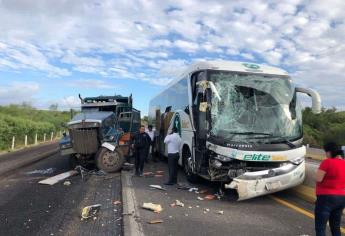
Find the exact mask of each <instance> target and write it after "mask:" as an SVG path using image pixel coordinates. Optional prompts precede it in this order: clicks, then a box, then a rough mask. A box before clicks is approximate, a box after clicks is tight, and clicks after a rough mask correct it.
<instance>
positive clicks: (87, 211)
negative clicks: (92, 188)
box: [81, 204, 102, 219]
mask: <svg viewBox="0 0 345 236" xmlns="http://www.w3.org/2000/svg"><path fill="white" fill-rule="evenodd" d="M101 206H102V205H101V204H95V205H91V206H86V207H84V208H83V211H82V213H81V217H82V219H88V218H90V217H94V216H96V214H97V213H98V212H99V210H100V209H101Z"/></svg>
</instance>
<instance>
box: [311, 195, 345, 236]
mask: <svg viewBox="0 0 345 236" xmlns="http://www.w3.org/2000/svg"><path fill="white" fill-rule="evenodd" d="M344 207H345V196H341V195H318V196H317V199H316V203H315V231H316V236H325V235H326V225H327V221H328V220H329V226H330V228H331V232H332V235H333V236H340V235H341V232H340V222H341V216H342V214H343V209H344Z"/></svg>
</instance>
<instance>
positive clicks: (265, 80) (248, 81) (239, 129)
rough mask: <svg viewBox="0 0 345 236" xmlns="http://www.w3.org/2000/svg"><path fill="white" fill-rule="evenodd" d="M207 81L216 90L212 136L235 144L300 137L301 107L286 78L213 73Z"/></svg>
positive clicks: (212, 115) (213, 104) (213, 96)
mask: <svg viewBox="0 0 345 236" xmlns="http://www.w3.org/2000/svg"><path fill="white" fill-rule="evenodd" d="M208 80H209V81H211V82H212V86H214V88H215V89H213V95H212V98H211V104H212V105H211V130H210V131H211V132H210V133H211V135H213V136H217V137H219V138H224V139H229V140H231V141H236V142H262V141H263V140H266V141H265V142H274V141H279V140H285V141H290V140H295V139H298V138H301V137H302V115H301V107H300V105H299V103H298V102H297V101H296V93H295V88H294V86H293V85H292V84H291V80H290V79H289V78H288V77H282V76H265V75H259V74H236V73H233V72H221V71H218V72H217V71H212V72H210V73H209V75H208ZM215 91H216V93H215Z"/></svg>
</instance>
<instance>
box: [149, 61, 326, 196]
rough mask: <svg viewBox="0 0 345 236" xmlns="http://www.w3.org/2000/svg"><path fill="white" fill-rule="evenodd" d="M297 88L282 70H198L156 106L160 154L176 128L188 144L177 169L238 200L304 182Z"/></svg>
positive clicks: (316, 104)
mask: <svg viewBox="0 0 345 236" xmlns="http://www.w3.org/2000/svg"><path fill="white" fill-rule="evenodd" d="M298 92H299V93H306V94H308V95H309V96H311V97H312V101H313V105H312V108H313V111H314V112H316V113H317V112H319V111H320V107H321V100H320V97H319V95H318V93H317V92H315V91H313V90H310V89H304V88H296V87H295V86H294V85H293V83H292V81H291V78H290V77H289V76H288V74H287V73H286V72H285V71H284V70H281V69H279V68H274V67H270V66H266V65H257V64H252V63H242V62H231V61H209V62H199V63H196V64H194V65H192V66H191V67H190V68H189V69H188V70H187V71H186V72H185V73H184V74H183V75H182V76H181V77H180V78H178V79H176V80H175V81H173V82H172V83H171V84H170V85H169V86H167V88H166V89H165V90H163V91H162V92H161V93H160V94H158V95H157V96H156V97H154V98H153V99H152V100H151V101H150V108H149V122H150V123H151V124H153V125H155V126H156V130H157V135H158V138H157V140H158V143H157V144H156V145H157V146H156V148H157V150H158V152H159V153H160V154H162V155H165V156H166V155H167V153H166V150H167V149H166V147H165V145H164V144H163V143H162V140H163V139H164V136H165V135H166V134H167V133H168V130H171V128H172V127H173V126H175V127H176V128H178V131H179V133H180V135H181V138H182V140H183V144H182V145H181V149H180V159H179V164H180V165H181V166H183V167H184V170H185V173H186V175H187V178H188V179H189V180H190V181H193V180H195V178H197V177H203V178H206V179H208V180H210V181H221V182H223V183H225V187H226V188H232V189H236V190H237V192H238V195H239V200H243V199H248V198H252V197H256V196H260V195H264V194H268V193H272V192H276V191H280V190H283V189H287V188H290V187H293V186H296V185H299V184H301V183H302V182H303V180H304V176H305V161H304V156H305V153H306V149H305V147H304V146H303V145H302V139H303V132H302V113H301V107H300V105H299V102H298V99H297V96H296V93H298Z"/></svg>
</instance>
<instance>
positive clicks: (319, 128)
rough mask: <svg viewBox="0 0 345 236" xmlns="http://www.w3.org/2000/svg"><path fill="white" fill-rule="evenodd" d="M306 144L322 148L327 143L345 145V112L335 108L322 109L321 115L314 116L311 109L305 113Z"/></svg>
mask: <svg viewBox="0 0 345 236" xmlns="http://www.w3.org/2000/svg"><path fill="white" fill-rule="evenodd" d="M303 131H304V143H306V144H307V143H309V144H310V146H314V147H322V145H323V144H324V142H325V141H330V140H332V141H335V142H337V143H339V144H340V145H345V111H342V112H337V111H336V109H335V108H332V109H322V112H321V113H320V114H313V113H312V112H311V109H310V108H306V109H304V111H303Z"/></svg>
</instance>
